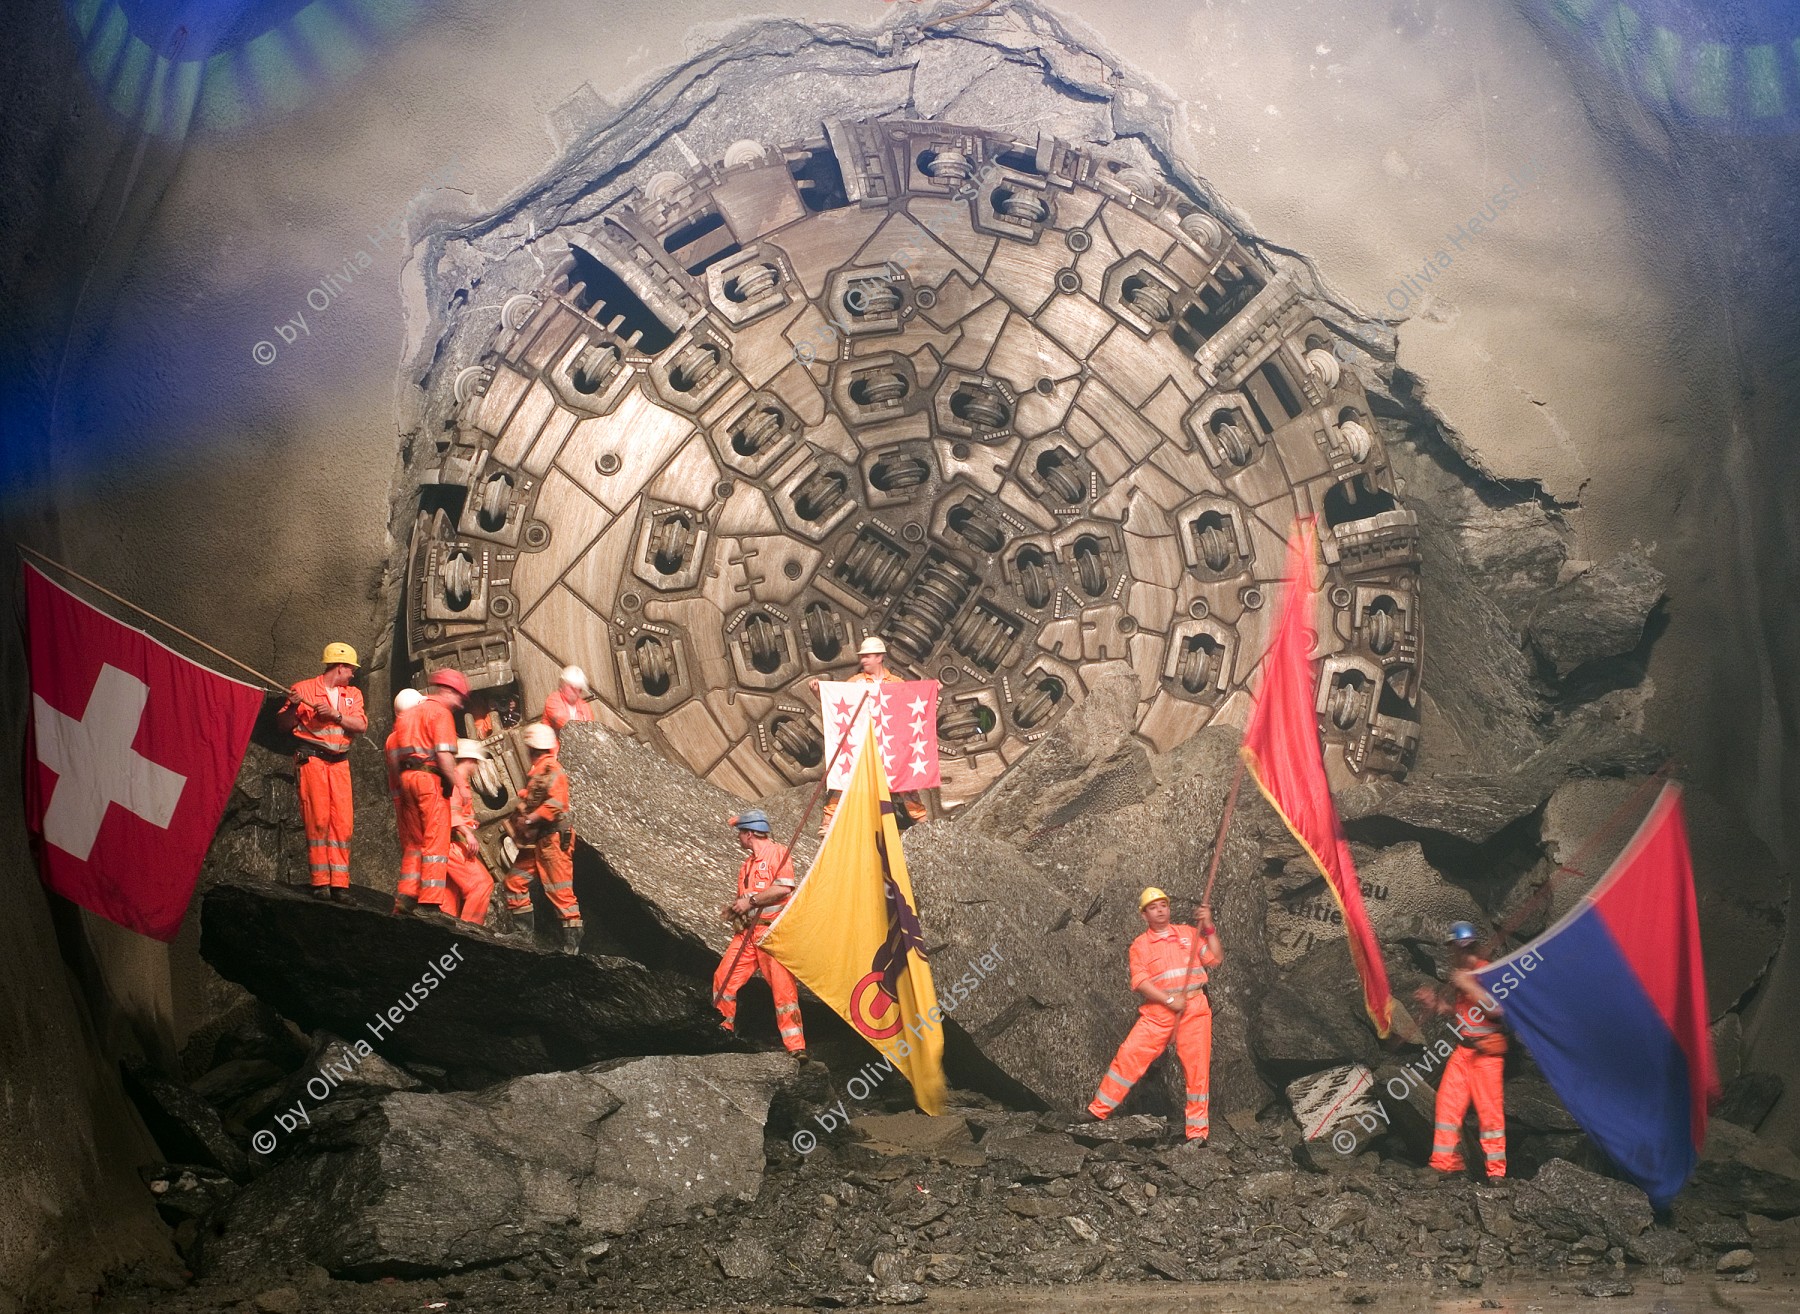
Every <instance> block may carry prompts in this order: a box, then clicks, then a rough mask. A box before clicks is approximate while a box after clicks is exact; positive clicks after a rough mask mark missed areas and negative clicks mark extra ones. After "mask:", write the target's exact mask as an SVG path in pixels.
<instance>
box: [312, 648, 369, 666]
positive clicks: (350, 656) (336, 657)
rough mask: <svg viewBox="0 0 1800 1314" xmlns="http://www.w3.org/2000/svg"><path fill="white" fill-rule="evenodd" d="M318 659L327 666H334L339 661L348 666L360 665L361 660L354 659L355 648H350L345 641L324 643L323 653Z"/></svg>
mask: <svg viewBox="0 0 1800 1314" xmlns="http://www.w3.org/2000/svg"><path fill="white" fill-rule="evenodd" d="M320 660H321V661H323V662H324V663H325V665H327V666H336V665H337V664H338V663H339V662H343V663H345V664H346V665H350V666H361V665H362V663H361V662H359V661H357V660H356V649H354V648H352V647H351V646H350V645H349V644H347V643H328V644H326V645H325V655H324V657H322V658H320Z"/></svg>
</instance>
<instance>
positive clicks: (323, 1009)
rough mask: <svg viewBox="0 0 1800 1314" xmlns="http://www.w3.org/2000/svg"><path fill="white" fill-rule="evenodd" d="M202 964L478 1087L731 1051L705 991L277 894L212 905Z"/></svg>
mask: <svg viewBox="0 0 1800 1314" xmlns="http://www.w3.org/2000/svg"><path fill="white" fill-rule="evenodd" d="M200 952H201V955H202V956H203V957H204V958H205V959H206V961H207V962H209V963H211V964H212V966H213V967H214V968H215V969H216V970H217V971H218V972H219V974H220V975H221V976H224V977H225V978H227V979H228V980H232V981H236V982H237V983H238V984H240V985H242V986H244V987H245V988H246V989H248V990H250V991H251V992H252V993H254V994H255V995H257V996H258V997H259V998H261V999H262V1000H264V1001H265V1002H266V1003H268V1004H270V1005H271V1006H273V1007H274V1008H275V1009H276V1010H277V1011H279V1012H280V1013H282V1014H283V1015H284V1016H286V1017H290V1018H292V1019H294V1021H296V1022H298V1023H300V1024H301V1025H302V1026H304V1027H306V1028H307V1029H309V1030H319V1029H323V1030H326V1031H329V1032H332V1033H333V1034H335V1035H340V1036H343V1037H344V1038H345V1039H346V1040H350V1041H352V1042H354V1041H365V1042H367V1043H368V1044H370V1045H372V1046H373V1047H374V1048H375V1049H376V1050H378V1051H379V1052H380V1053H382V1054H383V1055H385V1056H386V1057H388V1058H389V1059H392V1060H394V1061H395V1062H398V1063H401V1064H415V1065H416V1064H424V1065H427V1066H430V1067H433V1068H436V1069H439V1070H441V1071H443V1072H445V1073H447V1074H449V1084H452V1085H459V1086H474V1085H480V1084H485V1083H486V1082H487V1081H489V1080H492V1079H494V1078H495V1077H504V1076H516V1075H520V1074H523V1073H528V1072H548V1071H556V1070H561V1069H567V1068H575V1067H580V1066H582V1065H583V1064H588V1063H593V1062H596V1061H598V1060H601V1059H611V1058H623V1057H635V1056H638V1055H644V1054H670V1053H707V1052H710V1051H713V1050H717V1049H720V1048H722V1047H724V1044H725V1042H724V1040H723V1038H722V1037H721V1036H720V1033H719V1030H718V1020H717V1017H716V1015H715V1014H714V1013H713V1011H712V1001H711V995H710V993H709V991H708V990H707V988H706V986H705V985H703V984H701V983H700V982H699V981H697V980H695V979H693V978H691V977H687V976H683V975H679V974H677V973H674V972H668V971H659V970H652V969H650V968H647V967H645V966H644V965H643V964H641V963H637V962H632V961H630V960H628V959H623V958H601V957H594V956H591V955H575V956H568V955H564V954H559V953H547V952H542V951H539V950H536V949H529V948H523V947H518V946H515V945H513V944H510V943H501V942H498V941H496V940H494V939H493V938H491V937H489V936H487V935H485V934H481V933H465V932H460V931H453V930H451V929H449V928H448V927H446V926H444V925H442V924H437V925H433V924H431V923H429V922H426V921H424V920H421V919H417V918H405V917H391V916H388V915H387V914H385V913H380V912H376V911H374V910H372V909H367V908H362V907H358V906H354V905H343V904H332V903H320V902H317V901H315V900H313V899H310V898H306V897H304V896H302V895H299V894H296V893H292V892H289V891H288V890H286V889H284V888H283V887H280V886H274V885H239V884H235V883H231V882H225V883H221V884H218V885H215V886H213V887H212V888H211V889H210V890H208V891H207V893H206V898H205V902H204V904H203V905H202V913H201V935H200Z"/></svg>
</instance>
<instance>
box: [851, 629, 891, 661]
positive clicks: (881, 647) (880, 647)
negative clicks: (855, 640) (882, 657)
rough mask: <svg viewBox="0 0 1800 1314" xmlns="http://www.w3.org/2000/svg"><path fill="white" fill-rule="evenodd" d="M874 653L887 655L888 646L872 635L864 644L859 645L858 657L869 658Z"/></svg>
mask: <svg viewBox="0 0 1800 1314" xmlns="http://www.w3.org/2000/svg"><path fill="white" fill-rule="evenodd" d="M873 652H878V653H882V654H885V653H886V652H887V644H886V643H884V642H883V641H882V640H881V639H880V638H879V637H878V636H876V635H873V634H871V635H870V636H869V637H868V638H866V639H864V640H863V641H862V643H860V644H859V645H857V649H856V655H857V656H858V657H867V656H868V655H869V654H870V653H873Z"/></svg>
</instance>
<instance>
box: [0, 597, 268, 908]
mask: <svg viewBox="0 0 1800 1314" xmlns="http://www.w3.org/2000/svg"><path fill="white" fill-rule="evenodd" d="M25 616H26V623H27V625H28V626H29V628H30V636H29V640H28V650H29V653H30V659H31V719H30V721H29V723H28V725H27V730H26V758H25V820H26V824H27V825H28V826H29V827H30V829H31V832H32V836H33V838H34V840H35V841H36V843H35V846H34V847H35V848H36V849H37V854H38V864H39V868H40V870H41V872H42V874H43V879H44V884H45V885H47V886H49V887H50V888H51V889H52V890H54V891H56V893H58V894H60V895H62V896H63V897H64V898H65V899H68V900H70V901H72V902H74V903H78V904H80V905H81V906H82V907H83V908H86V909H87V910H88V911H90V912H93V913H98V914H99V915H100V916H102V917H104V918H106V919H107V920H108V921H113V922H117V923H118V924H119V925H121V926H128V927H130V928H131V929H132V930H134V931H137V932H140V933H141V934H144V935H148V936H153V937H155V938H156V939H158V940H173V939H174V938H175V933H176V932H177V931H179V930H180V929H181V919H182V916H183V914H185V913H186V911H187V906H188V900H189V899H191V898H192V897H193V894H194V882H195V881H196V880H197V879H198V878H199V875H200V863H201V861H202V860H203V859H204V858H205V857H206V849H207V846H208V845H209V844H211V843H212V837H213V832H214V831H215V830H217V829H218V825H219V817H220V816H221V815H222V814H223V813H224V811H225V801H226V799H227V798H229V797H230V794H231V786H232V782H233V781H234V780H236V779H237V772H238V766H239V765H240V764H241V763H242V762H243V760H244V749H245V746H246V745H247V744H248V743H249V742H250V730H251V727H252V726H254V725H255V723H256V716H257V713H258V711H260V710H261V707H262V701H263V696H262V692H261V691H260V690H259V689H257V688H255V687H254V686H252V685H248V684H243V683H241V682H240V681H237V680H232V679H228V678H227V677H225V676H223V675H219V674H217V673H216V672H214V671H210V670H208V669H207V668H206V667H204V666H200V665H197V664H195V663H194V662H191V661H189V660H188V659H187V658H185V657H183V656H181V655H180V654H179V653H176V652H173V651H172V650H170V649H168V648H166V647H164V646H163V645H162V644H160V643H158V642H156V640H154V639H152V638H151V637H150V636H149V635H147V634H144V633H141V632H140V631H138V630H134V629H132V628H131V627H130V626H128V625H122V624H120V623H119V622H118V621H116V620H114V619H113V618H112V617H110V616H108V615H106V614H105V613H104V612H101V611H97V610H96V609H95V608H93V607H91V606H89V605H88V604H87V603H85V602H83V601H82V600H81V599H80V598H78V597H76V596H75V595H74V594H72V593H70V592H69V591H68V590H67V589H65V588H63V587H61V586H60V585H58V584H55V583H53V582H52V581H51V580H50V579H49V578H47V577H46V576H45V575H43V574H42V573H41V572H39V571H37V570H35V569H33V568H32V567H30V566H27V567H26V568H25Z"/></svg>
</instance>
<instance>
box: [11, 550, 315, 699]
mask: <svg viewBox="0 0 1800 1314" xmlns="http://www.w3.org/2000/svg"><path fill="white" fill-rule="evenodd" d="M13 546H14V547H16V548H17V549H18V550H19V551H21V552H23V553H26V554H27V555H29V556H32V557H36V558H37V559H38V560H39V561H41V562H43V563H44V564H45V565H47V566H55V567H56V568H57V569H58V570H60V571H62V572H63V573H64V574H66V575H68V576H69V577H70V578H71V579H76V580H79V581H80V582H81V583H83V584H85V585H87V586H88V587H89V588H90V589H93V590H94V591H95V592H96V593H101V594H104V595H105V596H106V597H109V598H111V599H112V600H113V601H114V602H116V603H118V604H119V605H120V606H121V607H129V608H131V610H133V611H135V612H136V613H137V614H138V615H140V616H142V617H143V618H144V619H145V620H149V621H154V622H155V623H156V624H158V625H160V626H162V627H163V628H164V629H165V630H168V631H170V632H171V633H174V634H179V635H180V636H181V637H182V638H184V639H186V640H187V641H188V642H189V643H192V644H196V645H197V646H199V647H201V648H204V649H206V651H208V652H210V653H211V654H212V655H213V656H215V657H219V658H222V659H224V660H225V661H228V662H230V663H231V664H232V665H233V666H235V667H237V668H238V669H239V670H240V671H248V672H249V673H250V674H251V675H254V676H255V677H256V678H257V680H258V681H260V682H261V683H262V684H264V685H266V686H268V688H270V689H272V690H273V691H274V692H276V693H278V694H285V693H287V691H288V687H287V686H286V685H285V684H282V683H281V682H280V681H278V680H276V679H274V678H273V677H271V676H267V675H264V674H263V673H262V672H261V671H259V670H257V669H256V668H255V667H254V666H251V665H248V664H247V663H244V662H240V661H239V660H238V659H237V658H236V657H233V656H232V655H231V654H230V653H228V652H223V651H221V650H220V649H218V648H215V647H213V646H212V644H210V643H208V642H207V641H206V640H205V639H202V638H198V637H196V636H195V635H192V634H189V633H188V632H187V631H186V630H184V629H182V628H181V627H180V626H179V625H172V624H170V623H169V622H168V621H166V620H164V619H163V618H162V617H161V616H158V615H157V614H156V613H155V612H153V611H146V610H144V608H142V607H140V606H138V605H137V603H135V602H132V601H131V600H130V599H129V598H121V597H120V596H119V595H118V594H117V593H114V592H113V591H112V590H111V589H109V588H107V587H106V586H105V585H104V584H96V583H95V582H94V581H93V580H91V579H89V578H88V577H87V576H86V575H83V574H82V573H81V572H80V571H78V570H76V569H74V567H72V566H65V565H63V563H62V562H60V561H58V560H57V559H56V558H55V557H51V556H46V555H45V554H44V553H42V552H39V551H38V550H37V549H36V548H34V547H31V546H29V545H28V544H25V543H18V542H15V543H14V544H13Z"/></svg>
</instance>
